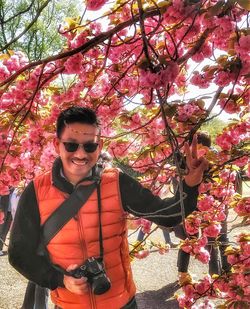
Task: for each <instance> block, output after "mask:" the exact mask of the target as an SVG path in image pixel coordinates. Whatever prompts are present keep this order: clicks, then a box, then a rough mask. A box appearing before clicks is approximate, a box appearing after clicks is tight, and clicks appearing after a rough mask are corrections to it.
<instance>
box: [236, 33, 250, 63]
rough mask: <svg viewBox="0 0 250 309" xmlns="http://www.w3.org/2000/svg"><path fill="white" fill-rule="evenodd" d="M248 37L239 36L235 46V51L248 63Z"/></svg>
mask: <svg viewBox="0 0 250 309" xmlns="http://www.w3.org/2000/svg"><path fill="white" fill-rule="evenodd" d="M249 46H250V35H245V36H241V37H240V39H239V44H238V45H236V47H235V50H236V51H237V53H238V54H239V56H240V58H241V59H242V60H245V61H248V60H249V57H250V50H249Z"/></svg>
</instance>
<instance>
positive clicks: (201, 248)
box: [180, 237, 210, 264]
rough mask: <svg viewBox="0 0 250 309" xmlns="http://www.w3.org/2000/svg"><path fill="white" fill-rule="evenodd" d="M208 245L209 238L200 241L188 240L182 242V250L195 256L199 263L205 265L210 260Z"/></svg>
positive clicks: (195, 239) (202, 238)
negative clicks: (206, 247)
mask: <svg viewBox="0 0 250 309" xmlns="http://www.w3.org/2000/svg"><path fill="white" fill-rule="evenodd" d="M206 245H207V238H206V237H201V238H199V239H197V238H192V239H188V238H186V239H185V240H184V241H183V242H181V246H180V248H181V249H182V250H183V251H185V252H187V253H189V254H190V255H192V256H194V257H195V258H196V259H197V260H198V261H200V262H202V263H203V264H207V263H208V261H209V259H210V254H209V252H208V251H207V250H206V249H205V246H206Z"/></svg>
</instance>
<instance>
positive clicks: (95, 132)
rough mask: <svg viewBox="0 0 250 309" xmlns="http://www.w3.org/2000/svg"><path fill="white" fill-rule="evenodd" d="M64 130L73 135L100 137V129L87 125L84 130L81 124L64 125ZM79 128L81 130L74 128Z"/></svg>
mask: <svg viewBox="0 0 250 309" xmlns="http://www.w3.org/2000/svg"><path fill="white" fill-rule="evenodd" d="M64 124H65V128H67V131H68V132H73V133H74V134H79V135H85V136H86V135H87V136H99V135H100V129H99V128H98V127H96V126H95V125H91V124H90V125H88V124H86V126H85V128H84V129H83V128H82V127H83V126H81V125H84V124H81V123H66V122H64ZM77 126H78V127H81V128H76V127H77Z"/></svg>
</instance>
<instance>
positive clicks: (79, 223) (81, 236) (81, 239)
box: [76, 214, 97, 309]
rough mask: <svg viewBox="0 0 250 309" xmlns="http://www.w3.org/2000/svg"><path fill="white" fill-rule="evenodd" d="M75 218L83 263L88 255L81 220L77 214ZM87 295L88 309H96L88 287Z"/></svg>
mask: <svg viewBox="0 0 250 309" xmlns="http://www.w3.org/2000/svg"><path fill="white" fill-rule="evenodd" d="M76 218H77V225H78V231H79V234H80V243H81V247H82V252H83V257H84V261H85V260H86V259H87V258H88V255H87V247H86V242H85V240H84V232H83V227H82V223H81V218H80V216H79V214H77V216H76ZM88 293H89V298H90V302H91V308H90V309H96V308H97V307H96V303H95V299H94V295H93V293H92V289H91V286H90V285H89V286H88Z"/></svg>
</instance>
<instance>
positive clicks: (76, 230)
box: [8, 106, 208, 309]
mask: <svg viewBox="0 0 250 309" xmlns="http://www.w3.org/2000/svg"><path fill="white" fill-rule="evenodd" d="M56 132H57V136H56V137H55V139H54V145H55V149H56V151H57V153H58V155H59V157H58V158H57V159H56V160H55V162H54V164H53V167H52V170H51V171H48V172H47V173H44V174H42V175H39V176H38V177H36V178H35V179H34V180H33V181H31V182H30V183H29V185H28V186H27V187H26V188H25V190H24V192H23V193H22V195H21V198H20V202H19V206H18V209H17V212H16V216H15V220H14V224H13V228H12V232H11V237H10V244H9V251H8V253H9V262H10V264H11V265H12V266H13V267H14V268H15V269H16V270H17V271H19V272H20V273H21V274H23V275H24V276H25V277H26V278H28V279H29V280H31V281H33V282H35V283H37V284H38V285H40V286H43V287H47V288H49V289H50V290H51V299H52V302H53V303H54V304H55V308H57V309H58V308H63V309H71V308H74V309H82V308H88V309H93V308H96V309H104V308H112V309H136V308H137V304H136V299H135V293H136V288H135V284H134V281H133V276H132V270H131V265H130V258H129V246H128V240H127V224H126V217H127V216H126V214H127V213H131V214H132V215H136V216H143V217H146V218H147V219H148V220H151V221H154V222H155V223H156V224H158V225H162V226H165V227H171V226H174V225H176V224H178V223H180V222H181V220H182V215H181V205H180V199H183V202H184V209H185V216H187V215H188V214H190V213H191V212H192V211H193V210H194V209H195V208H196V204H197V196H198V185H199V184H200V183H201V181H202V178H203V172H204V171H205V170H206V169H207V168H208V163H207V161H206V159H204V158H202V157H198V156H197V141H196V138H194V139H193V142H192V145H191V146H190V147H189V145H188V144H187V143H186V144H185V154H186V162H187V166H188V170H189V172H188V174H187V175H185V177H184V181H183V189H184V192H185V193H186V195H185V198H184V196H182V197H180V194H179V193H178V192H177V193H176V195H175V196H174V197H171V198H168V199H164V200H162V199H160V198H159V197H157V196H155V195H153V193H152V192H151V191H150V190H148V189H146V188H143V187H142V185H141V184H140V183H139V182H137V181H136V180H134V179H133V178H131V177H130V176H128V175H126V174H125V173H123V172H121V171H120V170H118V169H116V168H107V169H106V168H105V169H104V170H103V172H102V173H101V175H100V179H99V178H97V177H96V164H97V161H98V159H99V156H100V153H101V150H102V145H103V141H102V139H101V136H100V123H99V120H98V118H97V116H96V114H95V112H94V111H93V110H91V109H89V108H86V107H80V106H72V107H70V108H68V109H66V110H64V111H62V112H61V113H60V115H59V117H58V119H57V124H56ZM96 179H97V180H98V181H97V180H96ZM86 182H87V184H90V185H91V186H92V187H93V188H94V191H93V192H92V193H91V195H90V197H89V198H88V199H87V201H86V202H85V203H84V205H82V207H81V208H80V209H79V210H78V211H77V214H76V215H74V216H71V218H70V219H69V220H68V222H67V223H66V224H65V225H63V226H62V227H61V228H60V229H59V230H58V231H57V233H56V234H55V235H54V237H53V238H52V239H51V240H50V241H49V242H48V243H46V244H45V249H46V253H47V254H46V255H41V254H40V251H38V248H40V245H41V244H44V242H43V239H41V226H43V224H44V222H45V221H46V220H47V219H48V218H49V217H50V216H51V215H52V214H54V212H55V210H57V211H58V210H59V209H60V208H61V207H62V206H61V204H62V203H64V204H65V203H69V201H71V199H70V197H72V195H73V196H75V195H76V194H80V193H81V192H82V191H84V192H86V190H84V187H87V185H86ZM90 185H89V186H90ZM77 196H78V197H79V195H77ZM78 200H79V201H81V199H79V198H78ZM66 205H67V204H66ZM67 206H68V205H67ZM69 207H74V205H70V206H69ZM61 209H62V208H61ZM63 209H65V208H63ZM155 212H156V213H157V216H156V215H155ZM152 214H154V215H152ZM150 215H152V216H150ZM158 215H159V216H158ZM59 219H60V218H58V220H59ZM44 232H48V230H46V231H44ZM43 235H44V233H43ZM94 274H95V275H94ZM92 275H93V277H92Z"/></svg>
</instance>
